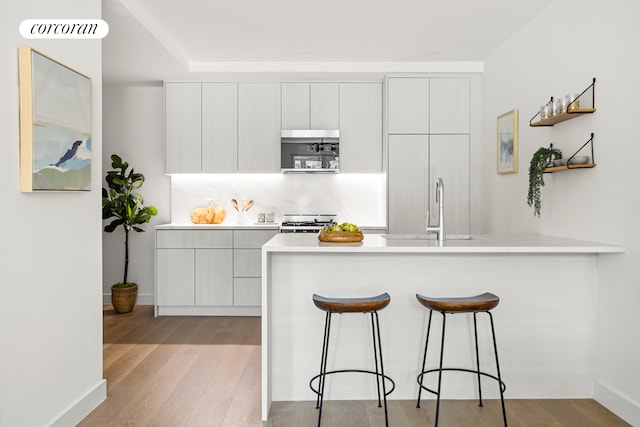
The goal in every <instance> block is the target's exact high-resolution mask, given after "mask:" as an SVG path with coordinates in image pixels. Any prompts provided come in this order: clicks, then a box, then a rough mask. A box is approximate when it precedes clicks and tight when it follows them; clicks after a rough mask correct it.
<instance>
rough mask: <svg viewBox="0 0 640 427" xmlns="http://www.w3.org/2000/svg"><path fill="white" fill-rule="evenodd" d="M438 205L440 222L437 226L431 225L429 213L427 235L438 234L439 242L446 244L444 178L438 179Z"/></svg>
mask: <svg viewBox="0 0 640 427" xmlns="http://www.w3.org/2000/svg"><path fill="white" fill-rule="evenodd" d="M436 203H437V204H438V222H437V224H436V225H430V224H429V222H430V221H429V216H430V215H429V212H427V228H426V231H427V233H436V239H437V241H438V242H440V243H442V242H444V240H445V238H444V181H442V178H438V179H436Z"/></svg>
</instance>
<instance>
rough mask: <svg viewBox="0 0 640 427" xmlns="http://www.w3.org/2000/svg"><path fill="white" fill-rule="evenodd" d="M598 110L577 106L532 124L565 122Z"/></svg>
mask: <svg viewBox="0 0 640 427" xmlns="http://www.w3.org/2000/svg"><path fill="white" fill-rule="evenodd" d="M595 111H596V109H595V108H576V109H575V110H572V111H570V112H567V113H562V114H558V115H557V116H553V117H549V118H548V119H544V120H538V121H537V122H531V123H530V126H532V127H536V126H553V125H555V124H556V123H561V122H565V121H567V120H571V119H575V118H576V117H580V116H583V115H585V114H591V113H594V112H595Z"/></svg>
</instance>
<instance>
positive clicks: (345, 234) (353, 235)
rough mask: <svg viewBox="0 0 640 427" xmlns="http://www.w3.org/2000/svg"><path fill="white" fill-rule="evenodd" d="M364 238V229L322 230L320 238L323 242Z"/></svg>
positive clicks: (343, 241)
mask: <svg viewBox="0 0 640 427" xmlns="http://www.w3.org/2000/svg"><path fill="white" fill-rule="evenodd" d="M362 239H364V235H363V234H362V231H326V230H320V233H318V240H320V241H321V242H336V243H346V242H361V241H362Z"/></svg>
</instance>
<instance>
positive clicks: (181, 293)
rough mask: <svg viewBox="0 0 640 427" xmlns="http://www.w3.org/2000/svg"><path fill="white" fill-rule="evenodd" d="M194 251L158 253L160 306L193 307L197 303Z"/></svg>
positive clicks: (164, 251)
mask: <svg viewBox="0 0 640 427" xmlns="http://www.w3.org/2000/svg"><path fill="white" fill-rule="evenodd" d="M194 273H195V257H194V250H193V249H158V250H157V251H156V302H157V304H158V305H172V306H193V305H194V301H195V292H194V290H195V275H194Z"/></svg>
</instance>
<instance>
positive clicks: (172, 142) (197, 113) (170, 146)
mask: <svg viewBox="0 0 640 427" xmlns="http://www.w3.org/2000/svg"><path fill="white" fill-rule="evenodd" d="M201 87H202V85H201V84H200V83H166V85H165V170H166V172H167V173H198V172H200V171H201V170H202V165H201V155H200V147H201V95H202V94H201Z"/></svg>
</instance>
